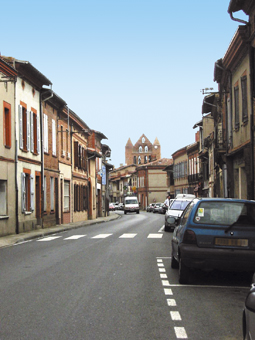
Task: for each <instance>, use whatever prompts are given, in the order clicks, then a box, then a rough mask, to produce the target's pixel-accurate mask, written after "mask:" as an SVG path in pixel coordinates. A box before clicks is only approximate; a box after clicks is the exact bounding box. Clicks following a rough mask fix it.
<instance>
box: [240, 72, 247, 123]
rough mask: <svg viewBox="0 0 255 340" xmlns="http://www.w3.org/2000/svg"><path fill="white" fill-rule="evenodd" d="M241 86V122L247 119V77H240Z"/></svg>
mask: <svg viewBox="0 0 255 340" xmlns="http://www.w3.org/2000/svg"><path fill="white" fill-rule="evenodd" d="M241 88H242V119H243V122H247V120H248V102H247V77H246V76H244V77H242V78H241Z"/></svg>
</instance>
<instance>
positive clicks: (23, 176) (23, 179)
mask: <svg viewBox="0 0 255 340" xmlns="http://www.w3.org/2000/svg"><path fill="white" fill-rule="evenodd" d="M21 211H22V212H23V213H24V212H25V211H26V174H25V173H24V172H22V173H21Z"/></svg>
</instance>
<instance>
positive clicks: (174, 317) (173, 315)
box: [170, 312, 182, 321]
mask: <svg viewBox="0 0 255 340" xmlns="http://www.w3.org/2000/svg"><path fill="white" fill-rule="evenodd" d="M170 315H171V318H172V320H173V321H180V320H181V319H182V318H181V315H180V313H179V312H170Z"/></svg>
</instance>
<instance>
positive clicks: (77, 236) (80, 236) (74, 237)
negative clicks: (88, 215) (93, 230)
mask: <svg viewBox="0 0 255 340" xmlns="http://www.w3.org/2000/svg"><path fill="white" fill-rule="evenodd" d="M85 236H86V235H73V236H70V237H67V238H64V240H78V239H79V238H82V237H85Z"/></svg>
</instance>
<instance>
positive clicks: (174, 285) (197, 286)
mask: <svg viewBox="0 0 255 340" xmlns="http://www.w3.org/2000/svg"><path fill="white" fill-rule="evenodd" d="M170 287H183V288H184V287H189V288H223V289H231V288H232V289H238V288H242V289H247V288H249V287H248V286H247V287H243V286H214V285H204V286H203V285H184V284H177V283H176V284H170Z"/></svg>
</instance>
